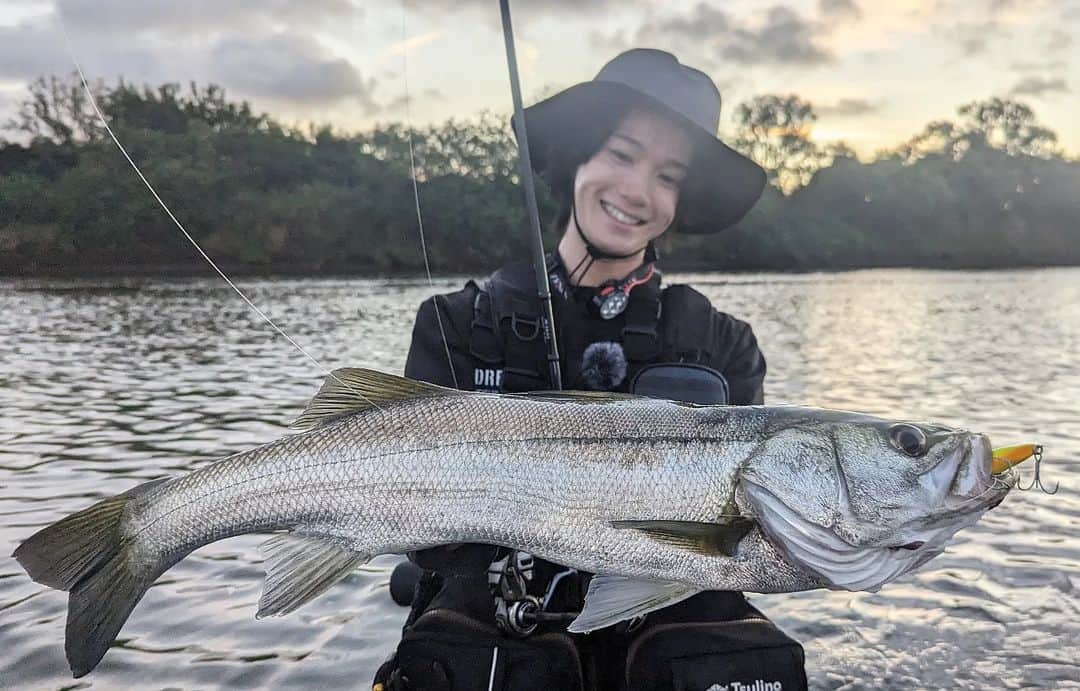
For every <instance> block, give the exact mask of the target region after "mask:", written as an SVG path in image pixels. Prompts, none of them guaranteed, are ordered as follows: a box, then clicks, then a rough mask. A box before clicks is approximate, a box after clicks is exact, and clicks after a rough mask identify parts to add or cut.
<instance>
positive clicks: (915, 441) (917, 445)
mask: <svg viewBox="0 0 1080 691" xmlns="http://www.w3.org/2000/svg"><path fill="white" fill-rule="evenodd" d="M889 441H890V442H892V445H893V446H895V447H896V448H897V449H899V450H901V451H903V452H904V453H906V454H907V455H908V456H912V457H915V458H918V457H919V456H922V455H923V454H925V453H926V446H927V444H926V435H925V434H924V433H923V431H922V430H921V429H919V428H918V427H915V426H914V425H893V426H892V427H890V428H889Z"/></svg>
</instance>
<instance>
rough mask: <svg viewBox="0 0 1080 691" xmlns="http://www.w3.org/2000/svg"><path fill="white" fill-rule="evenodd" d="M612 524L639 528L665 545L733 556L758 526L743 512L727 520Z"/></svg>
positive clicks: (633, 528) (615, 522)
mask: <svg viewBox="0 0 1080 691" xmlns="http://www.w3.org/2000/svg"><path fill="white" fill-rule="evenodd" d="M611 527H613V528H617V529H620V530H639V531H641V532H643V533H645V534H646V535H648V536H649V537H650V538H652V539H654V540H656V541H657V542H661V543H663V544H665V545H671V546H672V547H678V548H679V549H685V550H689V551H691V552H696V553H698V554H706V555H720V554H722V555H724V556H728V557H730V556H732V555H733V554H735V548H736V547H738V545H739V541H740V540H742V539H743V537H745V536H746V534H747V533H748V532H750V530H751V529H753V527H754V522H753V521H752V520H750V519H748V518H744V517H741V516H738V517H735V518H732V519H731V520H730V521H727V522H726V523H700V522H695V521H612V522H611Z"/></svg>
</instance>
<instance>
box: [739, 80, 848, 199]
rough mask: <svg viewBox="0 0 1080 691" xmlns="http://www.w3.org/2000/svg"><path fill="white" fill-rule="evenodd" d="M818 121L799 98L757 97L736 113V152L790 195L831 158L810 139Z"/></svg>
mask: <svg viewBox="0 0 1080 691" xmlns="http://www.w3.org/2000/svg"><path fill="white" fill-rule="evenodd" d="M816 121H817V115H815V114H814V109H813V106H811V105H810V103H809V102H808V101H804V100H802V99H801V98H799V97H798V96H795V95H788V96H780V95H776V94H765V95H762V96H755V97H754V98H753V99H751V100H750V101H749V102H747V103H741V104H739V106H738V107H737V108H736V109H735V122H736V127H737V130H736V136H735V148H736V149H738V150H739V151H740V152H742V153H743V154H745V155H746V156H749V157H750V158H752V159H753V160H754V161H756V162H757V163H758V164H759V165H760V166H761V167H762V168H764V169H765V171H766V173H768V176H769V182H770V183H772V184H773V185H774V186H776V188H777V189H779V190H781V191H783V192H784V193H786V194H790V193H791V192H793V191H794V190H796V189H798V188H800V187H802V186H804V185H806V184H807V183H808V182H810V178H811V177H813V175H814V172H815V171H817V170H818V169H819V168H821V167H822V166H824V165H827V164H828V161H829V160H830V158H831V156H830V154H829V152H828V151H827V150H826V149H824V148H822V147H820V146H818V145H817V144H816V143H815V142H813V141H812V140H811V139H810V132H811V130H812V129H813V125H814V122H816Z"/></svg>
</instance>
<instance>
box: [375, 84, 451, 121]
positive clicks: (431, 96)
mask: <svg viewBox="0 0 1080 691" xmlns="http://www.w3.org/2000/svg"><path fill="white" fill-rule="evenodd" d="M445 100H446V94H444V93H443V92H442V91H440V90H439V89H435V88H431V89H424V90H423V91H422V92H421V93H419V94H399V95H397V96H395V97H394V98H393V99H391V100H390V101H389V102H388V103H386V104H385V105H384V106H383V107H382V110H383V112H385V113H400V114H402V115H404V113H405V106H406V105H408V106H409V110H412V109H413V108H415V107H416V104H417V102H418V101H445Z"/></svg>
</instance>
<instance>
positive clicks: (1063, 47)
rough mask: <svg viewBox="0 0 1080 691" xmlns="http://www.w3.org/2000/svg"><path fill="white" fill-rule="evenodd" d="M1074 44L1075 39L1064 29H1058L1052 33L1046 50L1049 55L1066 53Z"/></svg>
mask: <svg viewBox="0 0 1080 691" xmlns="http://www.w3.org/2000/svg"><path fill="white" fill-rule="evenodd" d="M1072 44H1073V37H1072V36H1071V35H1070V34H1069V33H1068V32H1066V31H1065V30H1064V29H1061V28H1057V29H1054V30H1053V31H1051V32H1050V38H1049V39H1048V40H1047V41H1046V50H1047V52H1049V53H1064V52H1065V51H1067V50H1068V49H1069V48H1070V47H1071V46H1072Z"/></svg>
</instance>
